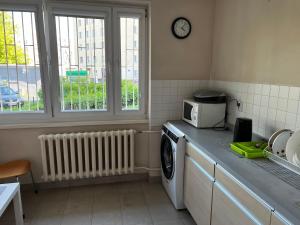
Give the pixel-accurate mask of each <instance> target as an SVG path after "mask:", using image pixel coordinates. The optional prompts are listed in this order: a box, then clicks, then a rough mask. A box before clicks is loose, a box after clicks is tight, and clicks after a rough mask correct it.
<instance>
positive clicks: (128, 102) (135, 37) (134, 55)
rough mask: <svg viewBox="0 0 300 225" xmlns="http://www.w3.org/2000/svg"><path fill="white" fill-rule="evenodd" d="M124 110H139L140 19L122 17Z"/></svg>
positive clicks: (122, 91) (122, 89)
mask: <svg viewBox="0 0 300 225" xmlns="http://www.w3.org/2000/svg"><path fill="white" fill-rule="evenodd" d="M120 24H121V27H120V29H121V93H122V96H121V98H122V110H139V107H140V106H139V95H140V93H139V19H138V18H127V17H126V18H125V17H121V18H120Z"/></svg>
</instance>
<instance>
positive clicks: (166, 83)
mask: <svg viewBox="0 0 300 225" xmlns="http://www.w3.org/2000/svg"><path fill="white" fill-rule="evenodd" d="M208 87H209V81H206V80H152V83H151V115H150V118H151V126H160V125H161V124H163V123H164V122H165V121H166V120H175V119H180V118H181V112H182V101H183V99H184V98H190V97H191V96H192V94H193V92H195V91H196V90H199V89H201V88H208Z"/></svg>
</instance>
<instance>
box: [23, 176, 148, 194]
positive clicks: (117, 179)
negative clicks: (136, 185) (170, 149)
mask: <svg viewBox="0 0 300 225" xmlns="http://www.w3.org/2000/svg"><path fill="white" fill-rule="evenodd" d="M148 177H149V176H148V173H134V174H126V175H118V176H107V177H97V178H83V179H77V180H68V181H67V180H64V181H56V182H42V183H38V184H37V186H38V188H39V189H40V190H44V189H51V188H67V187H78V186H86V185H93V184H107V183H121V182H132V181H148V180H149V178H148ZM21 189H22V190H25V191H27V190H32V184H22V185H21Z"/></svg>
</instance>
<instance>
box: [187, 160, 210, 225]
mask: <svg viewBox="0 0 300 225" xmlns="http://www.w3.org/2000/svg"><path fill="white" fill-rule="evenodd" d="M184 179H185V180H184V203H185V205H186V207H187V209H188V210H189V212H190V213H191V215H192V217H193V218H194V220H195V221H196V223H197V224H198V225H209V224H210V216H211V201H212V189H213V178H212V177H211V176H209V174H208V173H207V172H206V171H205V170H204V169H203V168H202V167H201V166H200V165H199V164H198V163H197V162H196V161H195V160H193V159H192V158H191V157H189V156H185V177H184Z"/></svg>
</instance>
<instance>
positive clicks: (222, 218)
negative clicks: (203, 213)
mask: <svg viewBox="0 0 300 225" xmlns="http://www.w3.org/2000/svg"><path fill="white" fill-rule="evenodd" d="M241 224H243V225H256V224H258V223H256V221H255V220H254V218H252V217H251V214H250V213H249V212H247V211H246V209H245V208H244V207H243V206H242V205H240V204H239V203H238V202H237V201H236V199H235V198H234V197H233V196H232V195H231V194H230V193H229V192H228V191H227V190H226V189H225V188H224V187H223V186H222V185H221V184H220V183H218V182H215V184H214V189H213V204H212V217H211V225H241Z"/></svg>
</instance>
